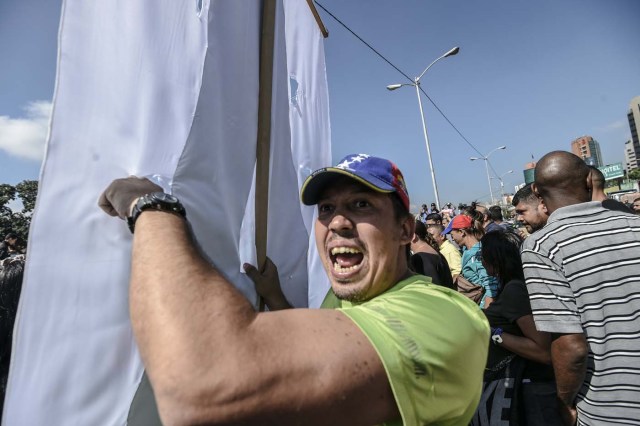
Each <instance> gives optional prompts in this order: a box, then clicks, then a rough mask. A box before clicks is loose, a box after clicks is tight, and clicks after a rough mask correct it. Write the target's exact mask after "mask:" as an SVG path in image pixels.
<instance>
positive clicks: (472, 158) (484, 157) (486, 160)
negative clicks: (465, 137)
mask: <svg viewBox="0 0 640 426" xmlns="http://www.w3.org/2000/svg"><path fill="white" fill-rule="evenodd" d="M499 149H507V147H506V146H505V145H502V146H499V147H497V148H495V149H493V150H492V151H491V152H489V153H488V154H487V155H485V156H482V157H471V158H469V160H471V161H475V160H484V167H485V169H486V170H487V182H488V183H489V194H490V195H491V204H493V189H492V188H491V176H489V156H490V155H491V154H493V153H494V152H495V151H497V150H499Z"/></svg>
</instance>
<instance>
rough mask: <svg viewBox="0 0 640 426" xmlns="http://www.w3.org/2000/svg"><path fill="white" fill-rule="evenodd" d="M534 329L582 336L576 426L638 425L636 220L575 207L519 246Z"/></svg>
mask: <svg viewBox="0 0 640 426" xmlns="http://www.w3.org/2000/svg"><path fill="white" fill-rule="evenodd" d="M522 262H523V267H524V272H525V277H526V283H527V290H528V292H529V297H530V299H531V309H532V311H533V315H534V319H535V322H536V327H537V328H538V330H541V331H548V332H553V333H582V332H584V333H585V336H586V338H587V342H588V345H589V359H588V364H587V374H586V378H585V382H584V384H583V385H582V388H581V389H580V391H579V393H578V397H577V408H578V422H579V424H587V425H592V424H640V216H634V215H631V214H625V213H621V212H619V211H612V210H607V209H604V208H602V205H601V204H600V202H589V203H583V204H575V205H571V206H567V207H563V208H561V209H558V210H556V211H555V212H553V214H552V215H551V216H549V221H548V222H547V225H546V226H545V227H544V228H543V229H541V230H540V231H538V232H536V233H534V234H532V235H531V236H530V237H529V238H527V239H526V240H525V243H524V246H523V250H522Z"/></svg>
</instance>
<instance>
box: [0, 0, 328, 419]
mask: <svg viewBox="0 0 640 426" xmlns="http://www.w3.org/2000/svg"><path fill="white" fill-rule="evenodd" d="M305 8H306V9H305ZM303 9H304V10H303ZM278 10H279V15H278V16H279V24H278V27H277V37H276V40H277V42H276V54H275V64H274V70H275V74H274V98H273V116H272V137H273V141H272V148H273V149H272V157H271V164H272V167H273V169H272V181H271V185H270V188H271V192H270V196H271V198H270V212H269V240H268V255H269V256H270V257H271V258H272V259H274V261H275V262H276V264H277V265H278V266H279V269H280V274H281V279H282V282H283V287H285V291H286V294H287V296H288V297H289V298H290V299H291V301H292V302H294V304H296V305H297V306H302V305H306V300H305V298H306V292H307V289H306V283H305V281H306V280H305V278H306V264H305V262H306V260H305V258H306V256H305V253H306V248H307V242H308V239H309V232H308V227H309V224H310V223H311V220H310V217H311V214H312V210H310V209H308V208H307V209H301V208H300V203H299V199H298V187H299V184H300V181H301V179H302V178H303V177H306V174H308V172H309V171H310V170H311V169H314V168H317V167H320V166H324V165H327V164H329V163H330V148H329V123H328V95H327V89H326V76H325V70H324V57H323V54H324V53H323V50H322V40H321V38H320V37H321V36H320V34H319V31H318V28H317V25H316V23H315V21H314V20H313V18H312V17H311V13H310V11H309V10H308V6H307V5H306V3H305V2H302V1H285V2H284V10H283V9H282V6H281V5H280V6H279V9H278ZM283 11H284V17H285V18H286V24H284V22H283V21H284V20H283V19H282V17H283ZM294 16H295V18H294V19H295V22H294V21H293V20H292V17H294ZM283 25H286V28H285V32H284V33H283V30H282V26H283ZM259 29H260V2H248V1H244V2H239V1H211V2H209V1H207V0H202V1H186V0H185V1H174V0H135V1H130V2H123V1H119V2H106V1H94V2H84V1H81V0H65V1H64V3H63V11H62V18H61V25H60V35H59V58H58V76H57V83H56V94H55V96H54V111H53V116H52V121H51V128H50V134H49V140H48V145H47V153H46V156H45V162H44V164H43V168H42V172H41V179H40V192H39V196H38V202H37V206H36V210H35V213H34V218H33V224H32V229H31V235H30V244H29V252H28V263H27V269H26V275H25V281H24V283H23V290H22V298H21V301H20V307H19V313H18V319H17V322H16V332H15V335H14V355H13V357H12V358H13V359H12V365H11V372H10V377H9V387H8V394H7V398H6V401H5V412H4V418H3V424H4V425H15V424H29V425H39V424H64V425H87V424H101V425H112V424H113V425H121V424H125V422H126V416H127V412H128V409H129V404H130V403H131V400H132V398H133V394H134V392H135V390H136V388H137V386H138V383H139V381H140V377H141V374H142V368H143V366H142V364H141V362H140V359H139V355H138V352H137V348H136V345H135V341H134V339H133V334H132V331H131V326H130V322H129V314H128V295H127V292H128V277H129V267H130V245H131V235H130V234H129V231H128V230H127V229H126V226H125V225H124V223H122V222H121V221H119V220H117V219H113V218H110V217H108V216H106V215H105V214H104V213H102V212H101V211H100V210H99V209H98V207H97V205H96V201H97V197H98V195H99V193H100V192H101V191H102V189H104V188H105V187H106V185H107V184H108V183H109V182H110V181H111V180H113V179H115V178H119V177H124V176H128V175H152V174H159V175H162V176H166V177H168V178H169V179H171V180H172V181H173V192H174V193H175V194H176V195H177V196H178V197H180V198H181V200H182V201H183V203H184V204H185V206H186V209H187V212H188V213H187V214H188V218H189V221H190V223H191V225H192V227H193V230H194V234H195V236H196V238H197V240H198V243H199V244H200V246H201V247H202V248H203V250H204V252H205V253H206V255H207V256H208V257H209V259H211V261H212V262H213V263H214V264H215V265H216V266H217V267H218V268H219V269H220V270H221V271H222V272H223V273H224V274H225V275H226V276H227V277H228V278H229V279H230V280H231V281H232V282H234V284H236V286H237V287H238V288H239V290H240V291H241V292H242V293H243V294H245V295H246V296H247V297H248V298H249V299H250V300H255V293H254V290H253V288H252V285H251V283H250V281H249V280H248V279H247V277H246V276H244V275H243V274H241V273H240V266H241V263H242V260H243V259H241V256H240V254H239V253H240V246H241V241H244V242H245V243H247V244H249V245H252V244H254V241H253V234H252V233H253V223H252V222H251V220H252V219H249V218H245V212H247V211H250V210H252V207H250V206H252V205H253V203H254V200H253V197H252V196H251V188H252V185H253V182H252V179H253V177H252V171H253V169H254V166H255V151H256V149H255V143H256V133H257V94H258V69H259V67H258V65H259V63H258V62H259V45H260V33H259ZM289 31H293V32H295V34H296V35H295V36H291V35H290V34H289ZM283 41H284V42H283ZM320 56H322V57H320ZM293 58H296V59H295V60H294V59H293ZM307 61H308V62H307ZM285 64H286V65H285ZM291 75H294V76H295V80H296V81H297V82H298V84H299V86H298V88H297V89H296V91H295V93H289V92H290V89H291V84H290V76H291ZM301 90H302V91H301ZM300 94H302V95H300ZM299 95H300V96H299ZM294 96H296V98H295V99H296V102H295V105H294V102H293V101H292V99H294V98H293V97H294ZM290 106H291V108H290ZM293 106H295V107H296V108H298V109H297V110H295V111H294V108H293ZM298 110H299V111H301V112H300V113H298V112H297V111H298ZM295 114H298V116H296V115H295ZM307 126H308V128H307ZM301 212H302V213H303V215H301ZM243 218H244V224H243ZM251 218H252V217H251ZM167 244H171V242H170V241H167ZM322 274H323V275H322V276H324V273H323V272H322ZM325 280H326V278H325Z"/></svg>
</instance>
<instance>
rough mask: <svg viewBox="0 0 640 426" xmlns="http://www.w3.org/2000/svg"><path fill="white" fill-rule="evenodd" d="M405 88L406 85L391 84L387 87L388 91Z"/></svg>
mask: <svg viewBox="0 0 640 426" xmlns="http://www.w3.org/2000/svg"><path fill="white" fill-rule="evenodd" d="M402 86H404V84H390V85H388V86H387V90H396V89H399V88H401V87H402Z"/></svg>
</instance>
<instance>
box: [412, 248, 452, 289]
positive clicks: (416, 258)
mask: <svg viewBox="0 0 640 426" xmlns="http://www.w3.org/2000/svg"><path fill="white" fill-rule="evenodd" d="M411 266H412V268H413V270H414V271H416V272H417V273H418V274H420V275H425V276H427V277H430V278H431V281H432V282H433V283H434V284H438V285H441V286H444V287H447V288H451V289H455V287H454V285H453V278H452V277H451V270H450V269H449V264H448V263H447V259H445V258H444V256H443V255H442V254H441V253H438V254H433V253H424V252H418V253H415V254H414V255H413V256H411Z"/></svg>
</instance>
